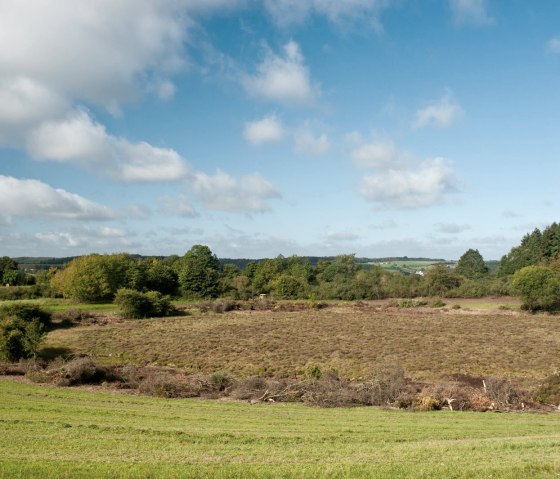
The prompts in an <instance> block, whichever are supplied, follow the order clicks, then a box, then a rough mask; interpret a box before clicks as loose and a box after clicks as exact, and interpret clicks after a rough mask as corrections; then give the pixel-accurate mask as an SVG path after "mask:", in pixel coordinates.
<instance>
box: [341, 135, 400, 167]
mask: <svg viewBox="0 0 560 479" xmlns="http://www.w3.org/2000/svg"><path fill="white" fill-rule="evenodd" d="M352 158H353V159H354V161H355V162H356V163H357V164H358V166H360V167H361V168H380V167H385V168H386V167H390V166H393V165H394V164H395V162H396V161H398V158H399V154H398V152H397V149H396V148H395V145H394V143H393V142H392V141H374V142H372V143H366V144H363V145H361V146H359V147H357V148H355V149H354V151H352Z"/></svg>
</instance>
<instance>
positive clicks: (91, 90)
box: [0, 0, 187, 109]
mask: <svg viewBox="0 0 560 479" xmlns="http://www.w3.org/2000/svg"><path fill="white" fill-rule="evenodd" d="M186 32H187V29H186V17H185V15H184V12H182V11H181V2H178V1H176V0H161V1H158V2H154V1H152V0H119V1H118V2H115V1H112V0H99V1H96V2H93V3H92V2H90V1H87V0H57V1H56V2H44V1H37V0H19V1H17V2H2V3H1V4H0V71H1V72H2V73H1V74H2V77H4V79H5V78H8V79H9V78H12V79H14V78H18V77H22V76H23V77H26V78H31V79H33V81H35V82H37V83H39V84H41V85H45V86H46V85H48V88H51V89H52V90H53V91H55V92H56V93H57V94H62V95H66V96H67V97H70V98H77V99H81V100H85V101H88V102H93V103H96V104H99V105H102V106H104V107H106V108H109V109H115V108H118V106H119V104H120V103H122V102H123V101H129V100H131V99H134V97H135V96H136V95H137V94H138V93H139V92H140V91H141V90H142V89H143V84H142V83H143V82H145V84H149V82H150V81H151V77H152V76H153V74H154V73H155V72H157V75H158V76H159V77H164V76H165V75H166V74H170V73H173V72H175V71H177V70H178V69H179V68H181V67H182V66H183V59H182V48H183V43H184V41H185V38H186ZM54 52H56V53H54Z"/></svg>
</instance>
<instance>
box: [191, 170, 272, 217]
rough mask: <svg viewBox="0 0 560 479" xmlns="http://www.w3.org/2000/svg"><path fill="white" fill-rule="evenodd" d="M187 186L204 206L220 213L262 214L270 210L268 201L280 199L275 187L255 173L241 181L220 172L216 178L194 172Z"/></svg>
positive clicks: (242, 178)
mask: <svg viewBox="0 0 560 479" xmlns="http://www.w3.org/2000/svg"><path fill="white" fill-rule="evenodd" d="M188 186H189V187H190V189H191V190H192V191H193V193H194V194H195V195H196V196H197V197H198V198H199V199H200V200H201V201H202V203H203V204H204V206H206V207H207V208H210V209H215V210H222V211H231V212H243V213H258V212H264V211H267V210H269V209H270V207H269V205H268V200H270V199H274V198H279V197H280V193H279V191H278V190H277V189H276V188H275V187H274V185H273V184H272V183H271V182H270V181H268V180H266V179H265V178H263V177H262V176H261V175H260V174H258V173H253V174H251V175H247V176H243V177H241V178H240V179H236V178H233V177H232V176H230V175H228V174H227V173H225V172H223V171H221V170H218V172H217V173H216V174H215V175H207V174H206V173H193V174H192V175H190V177H189V180H188Z"/></svg>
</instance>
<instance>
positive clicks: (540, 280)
mask: <svg viewBox="0 0 560 479" xmlns="http://www.w3.org/2000/svg"><path fill="white" fill-rule="evenodd" d="M511 290H512V292H513V293H514V294H515V295H517V296H520V297H521V300H522V301H523V304H522V305H521V307H522V308H523V309H527V310H529V311H537V310H543V311H551V310H554V309H558V307H559V298H560V280H559V279H558V276H557V275H556V274H555V273H554V272H553V271H552V270H551V269H549V268H547V267H545V266H527V267H525V268H522V269H520V270H519V271H517V272H516V273H515V274H514V275H513V279H512V281H511Z"/></svg>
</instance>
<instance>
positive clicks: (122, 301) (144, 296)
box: [114, 288, 173, 319]
mask: <svg viewBox="0 0 560 479" xmlns="http://www.w3.org/2000/svg"><path fill="white" fill-rule="evenodd" d="M114 303H115V304H116V305H117V306H118V308H119V313H120V314H121V315H122V316H123V317H124V318H132V319H138V318H148V317H161V316H168V315H169V314H170V313H171V312H172V311H173V306H172V304H171V301H170V298H169V296H163V295H162V294H161V293H159V292H157V291H148V292H147V293H140V292H139V291H135V290H133V289H126V288H121V289H119V290H118V291H117V294H116V295H115V300H114Z"/></svg>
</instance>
